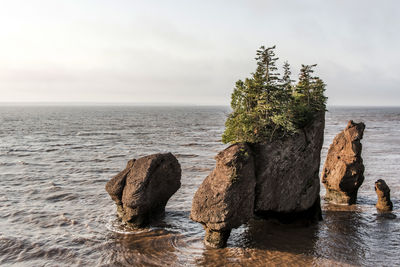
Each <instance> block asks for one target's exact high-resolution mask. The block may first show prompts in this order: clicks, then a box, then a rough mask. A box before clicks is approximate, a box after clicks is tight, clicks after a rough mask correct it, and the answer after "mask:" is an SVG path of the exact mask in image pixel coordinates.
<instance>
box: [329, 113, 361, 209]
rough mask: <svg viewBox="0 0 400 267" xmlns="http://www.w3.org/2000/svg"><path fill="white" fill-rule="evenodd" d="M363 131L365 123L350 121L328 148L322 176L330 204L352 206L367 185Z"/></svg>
mask: <svg viewBox="0 0 400 267" xmlns="http://www.w3.org/2000/svg"><path fill="white" fill-rule="evenodd" d="M364 129H365V124H364V123H362V122H360V123H355V122H353V121H349V122H348V124H347V126H346V128H345V129H344V130H343V131H342V132H340V133H339V134H338V135H336V137H335V138H334V140H333V143H332V144H331V145H330V147H329V150H328V155H327V157H326V161H325V164H324V168H323V171H322V175H321V176H322V183H323V184H324V186H325V188H326V195H325V199H326V200H327V201H329V202H333V203H336V204H347V205H352V204H355V203H356V201H357V192H358V188H359V187H360V186H361V184H362V183H363V181H364V164H363V160H362V158H361V150H362V144H361V139H362V137H363V133H364Z"/></svg>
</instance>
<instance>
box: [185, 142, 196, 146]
mask: <svg viewBox="0 0 400 267" xmlns="http://www.w3.org/2000/svg"><path fill="white" fill-rule="evenodd" d="M198 145H199V144H198V143H189V144H183V145H182V146H198Z"/></svg>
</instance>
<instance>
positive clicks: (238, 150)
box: [190, 144, 256, 248]
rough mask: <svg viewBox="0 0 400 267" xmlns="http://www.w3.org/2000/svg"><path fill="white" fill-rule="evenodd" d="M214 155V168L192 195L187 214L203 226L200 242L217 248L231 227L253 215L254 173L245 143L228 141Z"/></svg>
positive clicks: (251, 158)
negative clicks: (204, 232) (223, 147)
mask: <svg viewBox="0 0 400 267" xmlns="http://www.w3.org/2000/svg"><path fill="white" fill-rule="evenodd" d="M215 159H216V161H217V163H216V166H215V168H214V170H213V171H212V172H211V174H210V175H208V176H207V178H206V179H205V180H204V181H203V183H202V184H201V186H200V188H199V189H198V190H197V192H196V194H195V195H194V198H193V203H192V211H191V214H190V218H191V219H192V220H194V221H196V222H199V223H201V224H202V225H203V226H204V228H205V230H206V235H205V238H204V243H205V244H206V245H207V246H209V247H214V248H220V247H224V246H225V245H226V242H227V240H228V238H229V235H230V232H231V229H232V228H237V227H239V226H240V225H242V224H243V223H246V222H247V221H248V220H249V219H250V218H252V217H253V207H254V188H255V185H256V177H255V174H254V160H253V156H252V153H251V151H250V149H249V147H248V146H247V145H246V144H235V145H231V146H230V147H228V148H227V149H225V150H223V151H221V152H219V153H218V155H217V156H216V157H215Z"/></svg>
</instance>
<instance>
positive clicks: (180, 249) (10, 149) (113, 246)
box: [0, 106, 400, 266]
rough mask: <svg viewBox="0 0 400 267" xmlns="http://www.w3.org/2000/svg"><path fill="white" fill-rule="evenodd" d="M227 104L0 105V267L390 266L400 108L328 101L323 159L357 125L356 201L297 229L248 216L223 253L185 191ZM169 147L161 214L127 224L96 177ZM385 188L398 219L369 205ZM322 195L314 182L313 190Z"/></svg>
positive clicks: (399, 196)
mask: <svg viewBox="0 0 400 267" xmlns="http://www.w3.org/2000/svg"><path fill="white" fill-rule="evenodd" d="M228 113H229V109H228V108H226V107H40V106H36V107H17V106H15V107H11V106H9V107H0V125H1V126H0V265H5V266H12V265H15V266H17V265H18V266H20V265H25V266H42V265H48V266H54V265H57V266H60V265H61V266H71V265H88V266H114V265H117V266H121V265H134V266H140V265H145V266H166V265H169V266H188V265H189V266H223V265H229V266H251V265H255V266H257V265H260V266H265V265H266V264H287V265H290V264H297V265H312V264H314V265H326V266H332V265H364V266H376V265H377V266H382V265H386V266H394V265H400V257H399V253H398V251H399V250H400V212H399V207H400V181H399V179H400V165H399V162H400V108H330V110H329V112H328V113H327V114H326V129H325V141H324V147H323V150H322V162H321V169H322V165H323V162H324V160H325V156H326V153H327V150H328V147H329V145H330V143H331V142H332V140H333V137H334V136H335V135H336V134H337V133H338V132H339V131H341V130H342V129H343V128H344V127H345V126H346V124H347V121H348V120H350V119H353V120H354V121H356V122H359V121H363V122H364V123H365V124H366V130H365V132H364V139H363V140H362V143H363V152H362V156H363V159H364V164H365V167H366V170H365V181H364V183H363V185H362V186H361V188H360V190H359V195H358V204H357V205H353V206H350V207H346V206H335V205H329V204H326V203H324V202H322V208H323V218H324V220H323V221H322V222H320V223H319V224H316V225H313V226H309V227H305V226H299V225H281V224H278V223H276V222H271V221H262V220H252V221H250V222H249V223H248V224H247V225H244V226H242V227H240V228H238V229H235V230H233V231H232V235H231V237H230V239H229V241H228V247H227V248H225V249H207V248H205V247H204V245H203V242H202V240H203V237H204V230H203V228H202V226H201V225H200V224H198V223H195V222H193V221H191V220H190V219H189V213H190V208H191V201H192V197H193V195H194V193H195V191H196V189H197V188H198V186H199V185H200V184H201V182H202V181H203V179H204V178H205V177H206V176H207V175H208V174H209V172H210V171H211V170H212V168H213V167H214V164H215V161H214V156H215V155H216V153H217V152H218V151H220V150H222V149H223V148H225V147H226V146H225V145H223V144H222V143H221V141H220V139H221V134H222V132H223V130H224V122H225V119H226V116H227V114H228ZM167 151H168V152H172V153H173V154H174V155H175V156H176V157H177V158H178V160H179V162H180V164H181V166H182V181H181V182H182V186H181V188H180V189H179V190H178V192H177V193H176V194H175V195H174V196H173V197H172V198H171V199H170V201H169V203H168V205H167V208H166V215H165V218H164V219H163V220H162V221H160V222H158V223H156V224H154V225H152V226H151V227H150V228H149V229H143V230H140V231H131V230H129V229H125V228H124V227H123V226H122V225H121V224H120V223H119V222H118V220H117V219H116V208H115V205H114V203H113V201H112V200H111V199H110V197H109V196H108V194H107V193H106V191H105V189H104V186H105V184H106V182H107V181H108V180H109V179H110V178H111V177H113V176H114V175H115V174H117V173H118V172H119V171H121V170H122V169H123V168H124V167H125V165H126V162H127V161H128V160H129V159H132V158H138V157H141V156H144V155H148V154H152V153H159V152H167ZM378 179H384V180H385V181H386V182H387V184H388V185H389V186H390V188H391V197H392V201H393V204H394V211H393V214H395V215H397V218H388V217H382V216H380V215H379V214H378V213H377V212H376V209H375V203H376V200H377V198H376V195H375V191H374V182H375V181H376V180H378ZM321 188H322V190H321V195H324V193H325V191H324V187H323V186H322V187H321Z"/></svg>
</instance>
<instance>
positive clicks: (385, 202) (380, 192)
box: [375, 179, 393, 211]
mask: <svg viewBox="0 0 400 267" xmlns="http://www.w3.org/2000/svg"><path fill="white" fill-rule="evenodd" d="M375 192H376V194H377V196H378V202H377V203H376V208H377V209H378V210H379V211H392V210H393V203H392V201H390V188H389V186H388V185H387V184H386V183H385V181H384V180H382V179H379V180H378V181H376V182H375Z"/></svg>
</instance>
